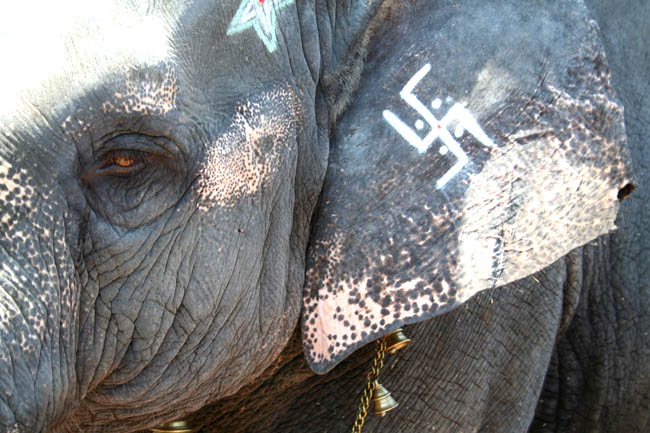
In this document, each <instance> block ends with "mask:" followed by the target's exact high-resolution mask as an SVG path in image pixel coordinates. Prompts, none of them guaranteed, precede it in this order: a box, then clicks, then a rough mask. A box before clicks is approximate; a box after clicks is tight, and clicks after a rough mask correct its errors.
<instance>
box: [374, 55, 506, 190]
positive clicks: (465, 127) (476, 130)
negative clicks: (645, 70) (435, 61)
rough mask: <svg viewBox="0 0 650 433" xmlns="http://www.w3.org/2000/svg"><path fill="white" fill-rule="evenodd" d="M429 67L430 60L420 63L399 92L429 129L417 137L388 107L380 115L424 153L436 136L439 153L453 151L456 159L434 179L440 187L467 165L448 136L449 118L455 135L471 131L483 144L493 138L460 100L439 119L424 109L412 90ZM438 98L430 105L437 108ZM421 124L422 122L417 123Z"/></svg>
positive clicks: (463, 153) (486, 143) (466, 158)
mask: <svg viewBox="0 0 650 433" xmlns="http://www.w3.org/2000/svg"><path fill="white" fill-rule="evenodd" d="M430 70H431V64H430V63H427V64H426V65H424V66H423V67H422V68H420V70H419V71H418V72H416V73H415V75H413V77H411V79H410V80H409V81H408V82H407V83H406V84H405V85H404V87H403V88H402V90H401V91H400V92H399V94H400V97H401V98H402V99H403V100H404V101H406V103H407V104H409V105H410V106H411V107H412V108H414V109H415V111H417V112H418V114H419V115H420V116H421V117H422V118H424V120H425V121H426V122H427V123H428V124H429V127H430V131H429V132H428V133H427V135H426V136H424V138H422V137H420V136H419V135H418V134H417V133H416V132H415V131H414V130H413V129H412V128H411V127H409V126H408V125H407V124H406V123H404V122H403V121H402V120H401V119H400V118H399V117H398V116H397V115H396V114H395V113H393V112H392V111H390V110H384V112H383V116H384V119H386V121H387V122H388V123H389V124H390V125H391V126H392V127H393V128H394V129H395V130H396V131H397V132H399V134H400V135H401V136H402V137H403V138H404V139H405V140H406V141H408V143H409V144H410V145H411V146H413V147H415V148H416V149H417V150H418V152H420V153H424V152H426V150H427V149H428V148H429V146H431V143H433V142H434V141H435V140H436V139H437V138H440V140H442V142H443V143H444V145H441V147H440V149H439V153H440V154H441V155H445V154H447V152H448V151H451V153H453V154H454V156H455V157H456V159H457V160H458V161H457V162H456V164H454V165H453V166H452V167H451V168H450V169H449V170H448V171H447V172H446V173H445V174H444V175H443V176H442V177H441V178H440V179H438V181H437V182H436V188H438V189H440V188H442V187H444V186H445V185H446V184H447V182H449V180H451V179H452V178H454V176H456V175H457V174H458V173H460V171H461V170H462V169H463V167H465V165H467V163H468V162H469V157H468V156H467V154H466V153H465V152H464V151H463V149H462V148H461V146H460V144H459V143H458V142H457V141H456V140H455V139H454V137H452V136H451V134H450V133H449V130H448V127H449V125H450V124H451V123H453V122H458V124H457V126H456V129H455V131H454V134H455V135H456V137H457V138H460V137H461V136H462V135H463V134H464V133H465V131H467V132H469V133H470V134H472V135H473V136H474V137H475V138H476V139H477V140H478V141H479V142H480V143H481V144H483V145H484V146H487V147H494V142H493V141H492V140H490V138H489V137H488V136H487V135H486V134H485V132H483V130H482V129H481V127H480V126H479V125H478V123H477V122H476V120H474V117H472V115H471V113H470V112H469V110H467V108H465V107H463V106H462V105H461V104H454V105H453V106H452V107H451V108H450V109H449V111H448V112H447V114H446V115H445V116H444V117H443V118H442V119H441V120H440V121H438V119H436V117H435V116H434V115H433V113H431V111H429V109H427V107H426V106H425V105H424V104H423V103H422V102H421V101H420V100H419V99H418V98H417V96H415V94H414V93H413V90H414V89H415V87H416V86H417V85H418V83H419V82H420V81H421V80H422V79H423V78H424V77H425V76H426V75H427V74H428V73H429V71H430ZM451 101H453V98H451V97H447V102H451ZM441 105H442V101H441V100H440V99H439V98H436V99H434V100H433V101H432V102H431V106H432V107H433V108H436V109H437V108H440V106H441ZM418 122H422V121H421V120H419V119H418V120H417V121H416V122H415V127H416V129H421V128H419V127H418ZM421 126H422V127H423V126H424V125H421Z"/></svg>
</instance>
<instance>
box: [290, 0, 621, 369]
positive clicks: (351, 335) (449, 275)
mask: <svg viewBox="0 0 650 433" xmlns="http://www.w3.org/2000/svg"><path fill="white" fill-rule="evenodd" d="M420 3H422V4H420ZM456 3H458V2H454V4H453V5H449V6H444V5H439V6H436V8H431V7H430V6H427V4H428V3H427V2H425V1H422V2H418V1H415V2H408V3H407V2H402V3H401V6H400V7H397V8H395V10H394V11H392V13H391V14H388V16H387V18H386V23H385V24H384V25H382V26H381V27H379V28H380V30H379V31H378V33H376V34H375V35H374V36H373V38H372V39H371V40H370V42H369V45H368V49H367V52H368V57H367V60H366V63H365V69H364V72H363V73H362V76H361V80H360V84H359V87H358V89H357V92H356V94H355V96H354V98H353V100H352V102H351V104H350V105H349V107H348V109H347V111H346V112H345V113H344V114H343V115H342V117H341V118H340V120H339V122H338V125H337V128H336V130H335V131H333V138H332V143H331V152H330V160H329V166H328V170H327V175H326V180H325V185H324V187H323V191H322V195H321V201H320V205H319V208H318V211H317V214H316V216H315V218H314V222H313V227H314V228H313V231H312V238H311V242H310V248H309V251H308V256H307V272H306V280H305V289H304V303H303V322H302V332H303V343H304V351H305V355H306V357H307V359H308V361H309V363H310V365H311V367H312V368H313V370H314V371H316V372H317V373H324V372H326V371H328V370H330V369H331V368H333V367H334V366H335V365H336V364H337V363H338V362H340V361H341V360H342V359H344V358H345V357H346V356H348V355H349V354H350V353H352V352H353V351H354V350H355V349H356V348H358V347H360V346H362V345H364V344H366V343H368V342H370V341H372V340H373V339H376V338H379V337H381V336H383V335H385V334H386V333H388V332H390V331H391V330H394V329H396V328H397V327H399V326H401V325H403V324H408V323H414V322H417V321H420V320H423V319H427V318H430V317H433V316H435V315H438V314H442V313H444V312H447V311H449V310H451V309H453V308H455V307H456V306H458V305H460V304H462V303H463V302H465V301H467V300H468V299H469V298H471V297H472V296H473V295H474V294H476V293H478V292H479V291H481V290H485V289H490V288H494V287H498V286H502V285H504V284H506V283H509V282H512V281H515V280H517V279H520V278H523V277H525V276H527V275H529V274H531V273H533V272H536V271H538V270H540V269H542V268H544V267H546V266H548V265H550V264H551V263H552V262H553V261H555V260H557V259H558V258H559V257H561V256H563V255H565V254H567V253H568V252H569V251H570V250H572V249H574V248H576V247H578V246H580V245H583V244H585V243H586V242H589V241H590V240H592V239H594V238H596V237H597V236H599V235H601V234H604V233H607V232H609V231H611V230H613V229H614V228H615V226H614V219H615V217H616V213H617V210H618V207H619V201H620V200H621V199H623V198H624V197H625V196H626V195H627V194H629V193H630V192H631V190H632V189H633V188H634V187H633V186H632V175H631V169H630V167H629V161H628V160H629V157H628V152H627V148H626V141H625V130H624V125H623V116H622V108H621V106H620V105H619V104H618V103H617V102H616V101H615V99H614V96H613V93H612V90H611V89H610V86H609V72H608V69H607V65H606V62H605V59H604V54H603V51H602V47H601V45H600V42H599V37H598V31H597V28H595V25H594V24H593V22H592V21H590V20H589V19H588V18H587V16H586V15H587V12H586V10H585V8H584V7H583V6H581V5H580V4H579V2H559V1H558V2H555V3H554V6H553V8H551V9H552V10H553V11H554V13H553V14H551V13H550V12H549V10H550V9H549V8H548V6H547V5H546V4H536V3H535V4H526V5H523V4H522V5H519V4H517V5H516V6H513V4H512V3H511V2H504V4H503V5H500V4H499V5H496V7H495V5H494V4H493V2H491V3H490V4H489V5H487V4H486V5H483V3H481V2H472V5H471V7H470V5H462V4H461V5H457V4H456ZM461 3H463V2H462V1H461ZM497 3H499V2H498V1H497ZM516 8H521V9H516ZM495 11H498V13H496V12H495ZM531 16H534V17H536V19H535V20H533V21H531V20H529V19H528V18H527V17H531ZM558 35H561V37H559V36H558Z"/></svg>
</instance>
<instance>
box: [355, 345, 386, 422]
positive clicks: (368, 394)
mask: <svg viewBox="0 0 650 433" xmlns="http://www.w3.org/2000/svg"><path fill="white" fill-rule="evenodd" d="M385 357H386V340H385V339H383V338H380V339H378V340H377V349H376V350H375V357H374V359H373V361H372V368H371V369H370V371H369V372H368V376H367V380H368V382H367V383H366V387H365V388H364V389H363V394H362V395H361V402H360V403H359V409H358V410H357V417H356V419H355V420H354V425H353V426H352V433H361V429H362V428H363V424H364V423H365V422H366V416H367V415H368V408H369V407H370V402H371V401H372V393H373V389H374V387H375V383H376V382H377V379H379V372H380V371H381V369H382V368H383V367H384V358H385Z"/></svg>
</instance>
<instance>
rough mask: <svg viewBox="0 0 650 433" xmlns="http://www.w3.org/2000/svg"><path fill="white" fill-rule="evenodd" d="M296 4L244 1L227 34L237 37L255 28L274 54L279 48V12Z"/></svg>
mask: <svg viewBox="0 0 650 433" xmlns="http://www.w3.org/2000/svg"><path fill="white" fill-rule="evenodd" d="M294 2H295V0H262V1H260V0H242V2H241V4H240V5H239V9H237V13H235V17H234V18H233V19H232V21H231V22H230V26H229V27H228V31H227V32H226V34H227V35H228V36H231V35H235V34H237V33H241V32H243V31H244V30H248V29H250V28H251V27H253V28H254V29H255V32H256V33H257V36H259V38H260V39H261V40H262V42H264V45H265V46H266V49H267V50H269V53H272V52H273V51H275V49H276V48H277V46H278V40H277V35H276V29H277V11H278V10H280V9H281V8H284V7H286V6H288V5H290V4H292V3H294Z"/></svg>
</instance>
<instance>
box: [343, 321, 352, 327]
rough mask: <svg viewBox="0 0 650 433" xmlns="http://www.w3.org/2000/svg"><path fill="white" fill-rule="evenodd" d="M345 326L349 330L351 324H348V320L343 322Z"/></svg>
mask: <svg viewBox="0 0 650 433" xmlns="http://www.w3.org/2000/svg"><path fill="white" fill-rule="evenodd" d="M343 326H345V327H346V328H347V327H348V326H350V322H348V321H347V320H344V321H343Z"/></svg>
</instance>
